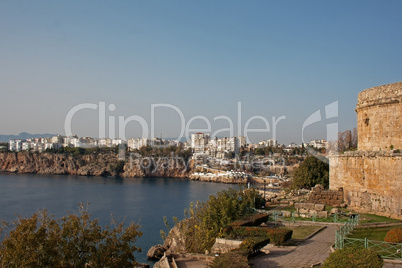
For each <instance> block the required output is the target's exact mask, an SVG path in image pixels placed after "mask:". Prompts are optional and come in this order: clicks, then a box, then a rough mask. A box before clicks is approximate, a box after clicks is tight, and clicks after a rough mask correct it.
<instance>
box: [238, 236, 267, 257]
mask: <svg viewBox="0 0 402 268" xmlns="http://www.w3.org/2000/svg"><path fill="white" fill-rule="evenodd" d="M269 241H270V240H269V238H267V237H265V236H251V237H247V238H246V239H244V241H243V242H242V243H241V245H240V248H241V249H243V250H244V251H245V253H246V254H247V255H251V254H253V253H255V252H256V251H258V250H260V249H262V248H263V247H264V246H265V245H266V244H268V243H269Z"/></svg>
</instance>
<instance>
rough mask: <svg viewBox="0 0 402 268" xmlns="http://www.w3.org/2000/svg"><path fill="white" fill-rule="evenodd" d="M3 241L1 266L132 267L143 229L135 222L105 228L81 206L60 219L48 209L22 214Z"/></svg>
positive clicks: (0, 257) (0, 251) (0, 249)
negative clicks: (137, 240) (135, 243)
mask: <svg viewBox="0 0 402 268" xmlns="http://www.w3.org/2000/svg"><path fill="white" fill-rule="evenodd" d="M14 224H15V225H16V226H15V228H14V229H12V230H11V231H10V232H9V234H6V235H5V237H4V239H3V237H2V238H1V240H2V242H1V244H0V267H133V265H134V264H135V263H136V261H135V258H134V252H135V251H141V249H140V248H138V247H136V246H135V245H134V242H135V241H136V239H137V237H139V236H141V235H142V233H141V232H139V231H138V228H139V226H138V225H136V224H134V223H132V224H130V225H129V226H128V227H127V228H124V227H123V223H120V224H118V223H113V224H114V226H115V227H114V228H111V227H109V226H106V227H105V228H102V227H101V226H100V225H99V223H98V220H91V219H90V214H89V213H88V212H87V211H86V210H84V208H83V206H81V207H80V214H78V215H76V214H70V215H68V216H65V217H63V218H61V219H55V218H54V217H53V216H49V215H48V212H47V211H46V210H43V211H41V212H37V213H35V214H34V215H32V217H30V218H21V217H20V218H19V219H18V221H16V222H15V223H14Z"/></svg>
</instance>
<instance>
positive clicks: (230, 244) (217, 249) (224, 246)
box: [211, 238, 243, 254]
mask: <svg viewBox="0 0 402 268" xmlns="http://www.w3.org/2000/svg"><path fill="white" fill-rule="evenodd" d="M242 242H243V241H239V240H230V239H224V238H216V240H215V244H214V245H213V246H212V248H211V253H212V254H216V253H217V254H224V253H228V252H229V251H231V250H233V249H237V248H240V245H241V243H242Z"/></svg>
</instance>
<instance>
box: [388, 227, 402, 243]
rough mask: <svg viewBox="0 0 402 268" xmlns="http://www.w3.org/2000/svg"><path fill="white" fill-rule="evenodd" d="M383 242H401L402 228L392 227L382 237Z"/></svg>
mask: <svg viewBox="0 0 402 268" xmlns="http://www.w3.org/2000/svg"><path fill="white" fill-rule="evenodd" d="M384 241H385V242H390V243H402V228H394V229H391V230H389V231H388V233H387V235H386V236H385V238H384Z"/></svg>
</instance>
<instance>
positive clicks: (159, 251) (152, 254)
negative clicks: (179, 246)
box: [147, 245, 166, 259]
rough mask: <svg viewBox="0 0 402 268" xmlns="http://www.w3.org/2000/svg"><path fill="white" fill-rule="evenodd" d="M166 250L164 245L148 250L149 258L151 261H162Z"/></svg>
mask: <svg viewBox="0 0 402 268" xmlns="http://www.w3.org/2000/svg"><path fill="white" fill-rule="evenodd" d="M165 251H166V248H165V247H164V246H162V245H156V246H153V247H151V248H150V249H149V250H148V253H147V257H148V258H150V259H160V258H162V256H163V254H164V253H165Z"/></svg>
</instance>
